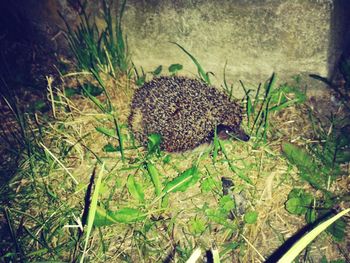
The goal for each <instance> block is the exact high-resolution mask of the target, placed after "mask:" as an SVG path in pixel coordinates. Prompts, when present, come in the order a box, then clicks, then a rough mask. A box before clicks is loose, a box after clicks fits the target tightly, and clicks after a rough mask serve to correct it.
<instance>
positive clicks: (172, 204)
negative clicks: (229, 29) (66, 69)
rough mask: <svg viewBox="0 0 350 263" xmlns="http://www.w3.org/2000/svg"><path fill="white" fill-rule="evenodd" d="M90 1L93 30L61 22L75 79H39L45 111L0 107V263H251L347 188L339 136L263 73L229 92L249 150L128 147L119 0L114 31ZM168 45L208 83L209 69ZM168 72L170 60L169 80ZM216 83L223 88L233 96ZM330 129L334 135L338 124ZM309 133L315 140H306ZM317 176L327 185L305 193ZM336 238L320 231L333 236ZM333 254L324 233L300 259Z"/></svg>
mask: <svg viewBox="0 0 350 263" xmlns="http://www.w3.org/2000/svg"><path fill="white" fill-rule="evenodd" d="M102 3H103V14H104V19H105V22H106V27H105V28H104V29H103V30H102V31H98V30H97V28H96V27H95V25H94V22H91V20H90V19H89V16H88V15H87V14H86V13H85V11H84V12H83V13H82V15H81V24H80V25H79V27H78V29H77V31H74V30H72V29H71V28H70V27H69V25H68V24H67V28H68V40H69V42H70V45H71V48H72V51H73V53H74V54H75V56H76V59H77V62H78V64H79V67H80V70H84V72H83V73H82V72H73V73H68V74H66V75H62V76H61V77H62V84H60V85H59V86H55V85H54V82H52V81H51V79H47V80H48V84H49V85H48V97H49V99H50V104H51V108H50V109H51V112H50V113H49V114H43V113H40V112H36V113H28V112H26V111H23V109H21V108H20V107H19V106H18V104H17V103H16V101H15V100H10V99H9V98H14V97H15V96H14V95H13V94H11V96H7V95H8V94H4V96H3V97H2V101H1V102H2V103H5V106H4V107H2V109H6V110H7V111H6V112H7V113H6V114H7V115H11V118H10V119H11V120H13V121H12V122H11V123H10V125H6V123H5V122H4V123H1V125H2V126H1V141H2V142H4V143H3V144H1V151H2V153H4V155H5V154H6V157H8V159H14V158H16V157H17V159H16V163H15V165H16V171H15V172H14V173H13V174H12V175H11V176H9V177H8V178H6V180H5V181H4V183H3V184H2V186H1V188H0V191H1V192H0V202H1V207H2V210H1V213H0V222H1V228H0V231H1V236H4V237H6V238H3V240H2V244H1V246H0V252H1V253H0V260H1V261H4V262H12V261H23V262H27V261H28V262H32V261H33V262H35V261H48V260H50V261H56V262H62V261H64V262H77V261H79V262H84V261H85V262H86V261H92V262H102V261H104V262H106V261H107V262H164V261H165V262H169V261H171V260H174V261H175V262H186V261H187V260H188V259H189V258H196V257H198V256H199V254H204V251H211V252H212V256H213V259H215V261H216V262H219V261H220V262H261V261H264V260H269V256H270V255H273V252H274V251H276V249H278V248H280V247H283V246H284V245H285V244H286V243H288V242H287V240H289V238H290V237H291V236H292V235H294V234H295V233H297V232H298V230H300V229H301V228H302V227H303V226H305V225H306V224H307V223H306V222H305V220H304V218H303V217H301V216H305V217H306V221H307V222H310V223H313V222H315V220H314V219H316V218H314V215H315V213H314V211H315V210H317V213H318V215H323V216H324V215H325V214H324V212H325V208H327V211H326V212H327V213H330V212H332V213H333V212H334V208H335V207H336V206H337V205H340V204H342V203H341V202H346V201H347V195H346V194H344V191H345V190H346V186H344V184H346V179H344V177H341V175H340V174H341V173H339V174H336V172H337V171H344V170H342V169H344V166H341V165H344V164H346V163H347V162H346V160H347V159H345V162H343V163H341V164H338V163H336V162H335V161H336V160H339V159H338V156H341V157H342V159H341V160H343V161H344V158H346V154H347V149H346V148H345V147H344V143H345V144H346V142H344V140H342V143H343V144H338V143H337V142H338V138H339V137H337V136H340V138H343V137H344V136H341V135H342V133H339V132H335V133H331V132H325V131H327V129H323V128H324V127H321V126H320V123H319V122H318V121H317V120H316V119H315V118H311V119H309V120H308V121H307V120H306V121H305V116H308V114H307V113H308V111H309V110H310V109H309V108H308V107H307V106H306V105H305V104H304V102H305V100H306V97H305V94H304V92H303V91H302V90H301V89H300V86H299V85H298V83H293V84H278V80H277V78H276V75H275V74H273V75H272V76H271V77H270V79H268V80H267V81H266V83H265V84H260V85H258V87H257V88H255V87H247V86H246V85H244V83H243V82H240V84H241V87H242V88H243V89H244V91H245V97H244V99H243V102H242V103H243V106H244V107H245V111H246V115H245V117H246V118H245V119H244V123H243V125H244V127H245V128H246V130H247V131H248V132H249V134H250V135H251V138H252V139H251V140H250V141H249V142H241V141H233V140H227V141H221V140H220V139H219V138H218V137H217V136H216V133H215V137H214V142H213V143H212V144H210V145H209V144H206V145H202V146H200V147H198V148H197V149H195V150H193V151H188V152H185V153H173V154H168V153H166V152H162V151H160V150H159V143H160V141H161V138H160V137H159V136H157V135H154V134H153V135H150V137H149V144H148V147H146V148H144V147H140V146H139V145H138V142H137V141H135V140H134V138H133V135H132V134H131V133H130V131H129V129H128V128H127V125H126V124H127V117H128V115H129V104H130V100H131V98H132V94H133V90H134V89H135V88H136V86H137V85H142V83H143V82H144V81H145V80H146V73H145V71H144V70H143V68H142V67H141V71H137V70H136V67H135V66H134V67H133V69H134V72H135V74H136V76H135V79H136V81H135V83H133V82H132V81H131V80H130V77H131V76H130V75H129V73H130V72H131V71H130V68H131V67H130V66H129V62H128V52H127V48H126V41H124V38H123V37H124V36H123V34H122V27H121V20H122V15H123V11H124V6H125V1H123V3H122V5H121V7H120V10H119V16H118V18H117V20H116V21H115V24H113V23H112V22H113V21H112V19H111V14H112V12H111V9H110V6H109V2H107V1H103V2H102ZM82 7H83V5H82ZM83 10H84V8H83ZM174 44H175V45H177V46H178V47H179V48H180V49H181V50H182V51H183V52H185V53H186V54H187V55H188V56H189V57H190V59H191V60H192V61H193V63H195V65H196V66H197V69H198V77H199V78H200V79H202V81H204V82H206V83H210V74H212V73H211V72H205V71H204V69H203V68H202V67H201V65H200V63H199V62H198V60H197V59H196V58H195V57H194V56H193V55H192V54H191V53H190V52H189V51H187V50H186V49H185V48H184V47H182V46H181V45H179V44H176V43H174ZM80 46H84V47H86V48H85V49H81V48H80ZM181 68H182V65H180V64H172V65H170V66H169V68H168V71H169V73H170V74H179V71H180V70H181ZM225 68H226V66H225ZM161 71H162V66H159V67H157V68H156V69H155V70H154V71H152V72H151V73H152V75H154V76H157V75H159V74H160V73H161ZM130 74H131V73H130ZM225 74H226V73H225V70H224V77H223V79H224V80H223V82H224V84H223V90H224V91H225V92H227V94H228V96H229V97H230V98H233V93H234V92H233V87H234V85H233V84H231V85H229V84H228V82H227V80H226V77H225ZM72 78H73V79H74V80H75V83H78V84H79V87H78V88H77V87H75V86H74V85H72V84H71V83H72ZM1 84H2V85H4V86H6V83H5V82H4V81H3V82H2V83H1ZM5 89H7V90H11V89H10V88H9V87H6V88H5ZM5 89H4V90H5ZM311 115H312V114H310V116H311ZM331 123H332V124H331V127H333V128H334V131H336V130H337V129H335V127H336V124H337V123H338V121H337V120H336V119H334V120H332V122H331ZM342 125H343V124H342ZM342 125H341V126H340V128H339V129H338V131H342V129H343V128H344V126H342ZM320 127H321V128H322V129H321V128H320ZM310 131H314V132H315V134H313V136H310ZM314 135H318V138H317V139H319V140H317V141H315V140H313V141H312V142H310V140H309V139H308V138H310V139H315V136H314ZM286 142H293V144H286ZM296 145H297V146H296ZM282 146H283V147H282ZM281 147H282V150H283V151H281ZM325 153H327V155H326V154H325ZM338 153H340V154H339V155H338ZM341 154H342V155H341ZM300 156H302V157H303V158H300ZM321 156H323V157H325V158H324V159H322V158H321ZM327 156H328V157H327ZM326 157H327V158H326ZM329 157H333V159H332V158H329ZM330 159H332V160H333V162H330ZM305 167H306V168H305ZM319 171H321V174H322V175H325V176H328V175H330V174H331V175H332V176H333V175H334V176H336V180H335V179H334V180H333V179H332V180H326V181H325V182H322V184H323V185H322V188H321V187H315V182H316V185H317V183H318V181H315V180H316V179H317V180H319V178H318V177H317V178H316V177H315V175H319V174H320V173H318V172H319ZM330 171H331V172H330ZM315 178H316V179H315ZM313 179H314V180H313ZM329 182H331V183H329ZM324 189H326V190H324ZM320 190H321V192H322V193H324V196H321V197H319V196H317V195H319V193H320ZM329 193H331V194H329ZM334 200H335V201H334ZM331 201H332V202H331ZM309 219H313V220H309ZM317 219H320V218H317ZM337 222H340V221H337ZM333 226H338V227H339V226H340V228H341V227H343V228H344V224H343V225H342V224H334V225H333ZM338 230H339V229H337V228H336V227H335V228H334V229H332V231H329V232H333V233H338V234H339V233H344V231H343V232H341V231H338ZM343 230H344V229H343ZM337 237H338V238H339V237H341V236H340V235H338V236H337ZM343 238H344V236H343ZM341 246H342V243H341V239H334V235H333V237H331V236H330V235H326V234H325V233H323V234H321V235H320V236H319V238H318V239H317V241H315V243H313V244H312V245H311V246H309V247H308V248H307V249H306V250H304V251H303V252H302V255H301V256H300V258H299V259H304V260H313V261H319V260H321V258H322V257H323V258H325V257H327V259H342V258H344V259H347V253H346V251H345V252H344V251H343V250H342V249H339V247H341ZM320 248H322V249H320ZM284 252H285V251H284ZM280 256H281V255H280ZM167 260H168V261H167ZM344 262H345V261H344Z"/></svg>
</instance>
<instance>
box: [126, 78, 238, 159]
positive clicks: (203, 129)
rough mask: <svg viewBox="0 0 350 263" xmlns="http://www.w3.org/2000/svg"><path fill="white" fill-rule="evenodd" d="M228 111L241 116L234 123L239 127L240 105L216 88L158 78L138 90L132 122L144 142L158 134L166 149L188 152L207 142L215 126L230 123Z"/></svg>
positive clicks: (138, 136) (134, 100)
mask: <svg viewBox="0 0 350 263" xmlns="http://www.w3.org/2000/svg"><path fill="white" fill-rule="evenodd" d="M229 108H230V109H229ZM227 112H231V114H230V115H232V114H236V115H239V116H238V118H235V121H236V122H237V123H232V125H233V126H236V125H238V126H239V124H240V120H241V117H240V115H241V111H240V108H239V106H238V105H237V104H236V103H233V102H230V101H229V99H228V97H227V96H226V95H224V94H222V93H220V92H219V91H218V90H217V89H215V88H214V87H211V86H208V85H206V84H204V83H202V82H200V81H198V80H195V79H189V78H185V77H178V76H172V77H159V78H155V79H153V80H152V81H150V82H147V83H145V84H144V85H143V86H142V87H141V88H139V89H138V90H136V91H135V94H134V98H133V101H132V104H131V114H130V117H129V125H130V127H131V129H132V130H133V132H134V135H135V137H136V139H138V140H139V141H141V142H142V143H143V144H144V145H145V144H146V143H147V136H148V135H149V134H152V133H157V134H160V135H161V136H162V144H161V147H162V148H163V149H165V150H167V151H169V152H173V151H185V150H188V149H193V148H195V147H196V146H198V145H199V144H201V143H204V142H206V141H207V140H208V139H209V136H210V134H212V133H213V130H214V128H215V126H217V125H218V124H221V123H224V122H225V121H226V122H227V120H225V119H228V116H227ZM230 118H231V116H230ZM230 121H231V122H232V120H230Z"/></svg>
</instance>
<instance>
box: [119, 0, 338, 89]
mask: <svg viewBox="0 0 350 263" xmlns="http://www.w3.org/2000/svg"><path fill="white" fill-rule="evenodd" d="M332 8H333V5H332V1H320V0H318V1H317V0H288V1H286V0H234V1H232V0H226V1H225V0H216V1H204V0H193V1H189V0H177V1H174V0H144V1H138V0H129V1H128V4H127V9H126V15H125V19H124V26H125V29H126V32H127V35H128V40H129V45H130V47H131V51H132V54H133V60H134V62H135V64H137V65H142V66H143V67H144V68H145V69H147V70H153V69H154V68H156V67H157V66H158V65H160V64H162V65H164V66H168V65H169V64H171V63H181V64H183V65H184V69H185V71H188V73H190V72H191V73H196V69H195V66H194V65H193V63H192V62H191V61H190V60H189V58H188V57H187V56H186V55H185V54H184V53H183V52H182V51H181V50H180V49H179V48H177V47H176V46H175V45H173V44H171V43H169V41H173V42H177V43H179V44H181V45H182V46H183V47H185V48H186V49H187V50H189V51H190V52H191V53H192V54H193V55H194V56H195V57H196V58H197V59H198V60H199V61H200V63H201V64H202V65H203V67H204V68H205V70H207V71H212V72H214V73H215V75H216V76H217V80H216V82H217V83H221V82H222V72H223V68H224V64H225V62H226V61H227V63H228V64H227V77H228V79H229V80H231V81H234V80H235V81H237V80H238V79H241V80H243V81H244V82H248V83H249V82H251V83H259V82H260V81H264V80H265V79H267V78H268V77H269V76H270V75H271V74H272V72H276V73H277V74H278V75H279V76H280V77H282V78H284V79H288V78H289V77H290V76H293V75H295V74H299V73H316V74H320V75H323V76H326V75H327V74H328V62H329V54H328V53H329V47H330V42H331V40H330V35H331V34H330V31H331V23H330V22H331V13H332Z"/></svg>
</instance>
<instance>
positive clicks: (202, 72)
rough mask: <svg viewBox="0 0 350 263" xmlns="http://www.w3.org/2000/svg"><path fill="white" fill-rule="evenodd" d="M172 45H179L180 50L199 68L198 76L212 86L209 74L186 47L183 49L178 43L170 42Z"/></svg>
mask: <svg viewBox="0 0 350 263" xmlns="http://www.w3.org/2000/svg"><path fill="white" fill-rule="evenodd" d="M170 43H172V44H175V45H177V46H178V47H179V48H181V49H182V51H183V52H185V53H186V54H187V55H188V56H189V57H190V58H191V59H192V61H193V63H194V64H195V65H196V66H197V70H198V75H199V76H200V78H201V79H202V80H203V81H205V82H206V83H207V84H209V85H210V84H211V83H210V78H209V74H208V73H207V72H205V70H204V69H203V67H202V66H201V64H199V62H198V60H197V59H196V58H195V57H194V56H193V55H192V54H191V53H190V52H188V51H187V50H186V49H185V48H184V47H182V46H181V45H179V44H178V43H176V42H170Z"/></svg>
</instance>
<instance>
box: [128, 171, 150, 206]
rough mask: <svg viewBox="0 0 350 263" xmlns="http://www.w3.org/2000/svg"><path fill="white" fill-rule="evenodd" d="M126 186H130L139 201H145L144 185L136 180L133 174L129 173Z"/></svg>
mask: <svg viewBox="0 0 350 263" xmlns="http://www.w3.org/2000/svg"><path fill="white" fill-rule="evenodd" d="M126 187H127V188H128V191H129V193H130V194H131V195H132V197H134V198H135V199H136V200H138V201H139V202H141V203H142V202H143V201H144V200H145V194H144V192H143V189H142V186H141V185H140V184H138V183H137V182H136V181H135V178H134V176H133V175H129V177H128V180H127V182H126Z"/></svg>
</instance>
